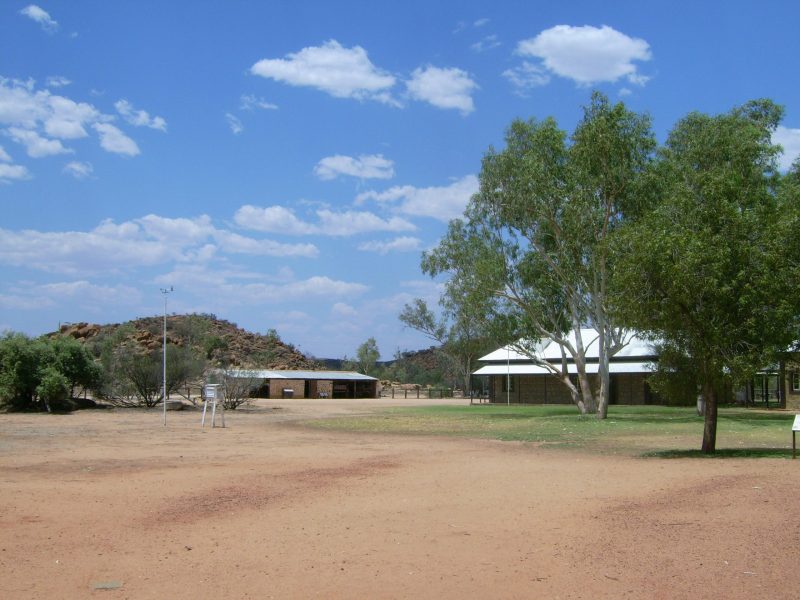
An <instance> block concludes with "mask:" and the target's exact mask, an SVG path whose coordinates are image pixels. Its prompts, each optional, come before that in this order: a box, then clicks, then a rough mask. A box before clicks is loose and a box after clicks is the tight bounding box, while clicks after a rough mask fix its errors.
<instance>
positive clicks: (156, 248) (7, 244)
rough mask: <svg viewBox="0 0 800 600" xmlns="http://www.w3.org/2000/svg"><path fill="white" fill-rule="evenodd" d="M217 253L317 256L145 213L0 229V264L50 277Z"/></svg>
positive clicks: (301, 247) (204, 220)
mask: <svg viewBox="0 0 800 600" xmlns="http://www.w3.org/2000/svg"><path fill="white" fill-rule="evenodd" d="M1 166H2V164H0V167H1ZM217 249H219V250H220V251H221V252H222V253H229V254H249V255H254V256H276V257H307V258H313V257H315V256H317V254H318V250H317V248H316V247H315V246H314V245H313V244H281V243H277V242H274V241H273V240H264V239H262V240H257V239H253V238H247V237H245V236H242V235H239V234H236V233H233V232H230V231H228V230H226V229H220V228H217V227H215V226H214V224H213V223H212V221H211V218H210V217H209V216H207V215H201V216H199V217H192V218H185V217H183V218H168V217H161V216H158V215H153V214H150V215H146V216H144V217H141V218H139V219H134V220H132V221H125V222H123V223H115V222H114V221H112V220H110V219H108V220H105V221H102V222H101V223H100V224H99V225H98V226H97V227H95V228H94V229H92V230H90V231H36V230H20V231H12V230H7V229H2V228H0V264H8V265H12V266H25V267H26V268H31V269H35V270H39V271H46V272H55V273H67V274H80V273H116V272H121V271H128V270H131V269H136V268H141V267H150V266H155V265H161V264H166V263H197V262H204V261H207V260H210V259H211V258H213V257H214V256H215V255H216V253H217Z"/></svg>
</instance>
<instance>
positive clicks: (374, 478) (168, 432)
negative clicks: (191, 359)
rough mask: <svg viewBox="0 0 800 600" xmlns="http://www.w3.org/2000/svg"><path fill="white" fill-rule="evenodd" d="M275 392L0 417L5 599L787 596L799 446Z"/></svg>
mask: <svg viewBox="0 0 800 600" xmlns="http://www.w3.org/2000/svg"><path fill="white" fill-rule="evenodd" d="M285 402H290V404H280V403H278V404H266V405H264V406H263V407H261V408H260V409H258V410H253V411H250V412H240V411H236V412H228V413H227V425H228V427H227V428H225V429H221V428H215V429H211V428H209V427H206V428H205V429H201V428H200V427H199V414H198V413H197V412H183V413H177V412H176V413H169V414H168V425H167V427H166V428H165V427H163V426H161V421H160V414H159V413H156V412H146V411H125V410H114V411H82V412H78V413H75V414H72V415H66V416H51V415H0V481H1V482H2V483H1V484H0V597H2V598H4V599H16V598H48V599H52V598H66V599H68V598H95V597H97V598H101V597H102V598H109V599H111V598H132V599H142V598H144V599H147V598H153V599H159V600H161V599H167V598H193V599H194V598H198V599H204V598H209V599H210V598H215V599H217V598H314V597H319V598H460V599H461V598H561V599H566V598H648V599H651V598H665V599H666V598H670V599H673V598H715V599H728V600H736V599H740V598H742V599H743V598H748V599H753V598H770V599H779V598H787V599H788V598H798V597H800V569H798V568H797V567H798V563H799V561H798V559H800V503H798V489H799V488H798V485H799V484H800V461H794V462H793V461H790V460H777V459H776V460H691V459H686V460H658V459H636V458H620V457H596V456H591V455H587V454H580V453H575V452H558V451H553V450H545V449H542V448H537V447H536V446H535V445H533V444H520V443H503V442H494V441H485V440H468V439H449V438H430V437H399V436H388V435H353V434H346V433H335V432H334V433H331V432H327V431H317V430H312V429H308V428H303V427H301V426H299V425H298V424H297V423H296V420H297V419H298V418H300V417H302V418H307V417H309V416H325V415H332V414H344V413H350V412H366V411H368V410H369V407H370V406H371V405H372V404H374V403H375V402H380V403H381V404H382V405H386V404H387V402H389V401H387V400H381V401H371V402H347V403H344V402H343V401H340V400H336V401H333V400H330V401H298V400H295V401H285ZM399 402H401V401H398V403H399ZM409 403H412V401H409Z"/></svg>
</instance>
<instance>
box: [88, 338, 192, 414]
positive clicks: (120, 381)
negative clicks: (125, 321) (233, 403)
mask: <svg viewBox="0 0 800 600" xmlns="http://www.w3.org/2000/svg"><path fill="white" fill-rule="evenodd" d="M102 362H103V369H104V377H103V382H104V387H103V395H104V397H105V399H107V400H108V401H110V402H112V403H114V404H118V405H124V406H145V407H153V406H156V405H157V404H159V403H160V402H161V400H162V397H163V383H164V373H163V354H162V351H161V350H153V351H151V352H141V351H140V350H139V349H134V348H131V347H130V346H129V345H126V344H122V345H120V346H117V347H116V348H114V349H113V350H112V351H111V352H110V353H108V354H105V355H104V357H103V360H102ZM204 369H205V361H204V360H203V359H202V358H201V357H198V356H196V355H195V354H194V353H193V352H192V351H191V349H189V348H180V347H177V346H173V345H170V344H168V345H167V381H166V384H167V395H169V394H172V393H173V392H178V391H180V390H181V389H182V388H184V387H185V386H186V383H187V382H188V381H191V380H193V379H197V378H199V377H201V376H202V374H203V371H204Z"/></svg>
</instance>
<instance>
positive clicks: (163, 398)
mask: <svg viewBox="0 0 800 600" xmlns="http://www.w3.org/2000/svg"><path fill="white" fill-rule="evenodd" d="M172 291H174V290H173V288H172V286H169V289H166V288H161V293H162V294H163V296H164V350H163V352H162V358H163V363H162V367H163V370H162V379H161V405H162V412H163V414H164V427H166V426H167V294H169V293H170V292H172Z"/></svg>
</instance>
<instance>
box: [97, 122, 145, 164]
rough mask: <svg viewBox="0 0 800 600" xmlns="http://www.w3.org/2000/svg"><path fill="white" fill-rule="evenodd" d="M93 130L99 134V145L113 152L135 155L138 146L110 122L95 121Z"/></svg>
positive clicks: (137, 152)
mask: <svg viewBox="0 0 800 600" xmlns="http://www.w3.org/2000/svg"><path fill="white" fill-rule="evenodd" d="M93 127H94V130H95V131H96V132H97V133H98V134H99V135H100V147H101V148H103V150H106V151H108V152H113V153H114V154H124V155H126V156H136V155H137V154H139V146H138V145H137V144H136V142H134V141H133V140H132V139H131V138H129V137H128V136H127V135H125V134H124V133H123V132H122V131H121V130H120V129H119V128H118V127H116V126H114V125H112V124H111V123H95V124H94V125H93Z"/></svg>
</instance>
